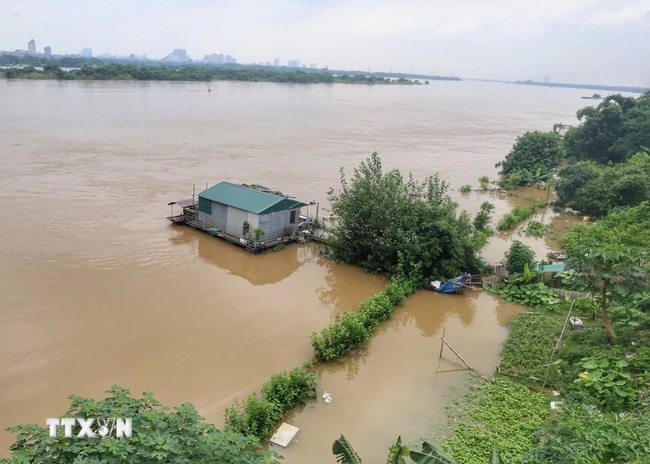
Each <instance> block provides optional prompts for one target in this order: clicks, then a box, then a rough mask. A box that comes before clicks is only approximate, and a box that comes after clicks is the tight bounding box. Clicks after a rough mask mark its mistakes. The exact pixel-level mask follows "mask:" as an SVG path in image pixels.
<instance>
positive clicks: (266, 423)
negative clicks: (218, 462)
mask: <svg viewBox="0 0 650 464" xmlns="http://www.w3.org/2000/svg"><path fill="white" fill-rule="evenodd" d="M283 414H284V412H283V411H282V408H281V406H280V404H278V403H276V402H273V401H269V400H266V399H264V398H259V397H258V396H257V395H256V394H255V393H251V394H250V395H249V396H248V398H246V401H245V402H243V403H241V402H240V401H239V400H235V401H234V403H233V405H232V406H230V407H229V408H226V430H229V431H233V432H237V433H241V434H244V435H252V436H255V437H258V438H266V437H269V436H270V435H271V433H272V432H273V428H274V427H275V424H276V423H277V422H278V421H279V420H280V419H281V418H282V416H283Z"/></svg>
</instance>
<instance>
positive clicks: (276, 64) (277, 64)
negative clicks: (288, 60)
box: [273, 58, 280, 68]
mask: <svg viewBox="0 0 650 464" xmlns="http://www.w3.org/2000/svg"><path fill="white" fill-rule="evenodd" d="M273 67H274V68H279V67H280V58H276V59H274V60H273Z"/></svg>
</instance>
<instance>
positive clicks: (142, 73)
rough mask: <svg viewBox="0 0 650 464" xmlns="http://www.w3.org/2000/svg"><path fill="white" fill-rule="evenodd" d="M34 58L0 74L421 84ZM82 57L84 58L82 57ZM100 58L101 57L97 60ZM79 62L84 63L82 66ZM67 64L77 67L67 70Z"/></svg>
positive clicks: (243, 68) (314, 73)
mask: <svg viewBox="0 0 650 464" xmlns="http://www.w3.org/2000/svg"><path fill="white" fill-rule="evenodd" d="M0 58H2V60H0V65H4V66H15V63H13V62H8V61H9V60H8V59H7V55H0ZM25 58H32V59H31V60H29V61H30V62H29V64H27V65H26V66H20V67H9V68H6V69H2V70H0V77H5V78H7V79H63V80H77V79H81V80H138V81H207V82H209V81H249V82H290V83H300V84H318V83H325V84H331V83H334V82H341V83H347V84H393V85H394V84H398V85H399V84H401V85H419V84H421V82H419V81H417V80H415V81H412V80H410V79H405V78H399V79H390V78H387V77H382V76H376V75H362V74H333V73H330V72H327V71H322V70H321V71H314V70H311V71H306V70H303V69H293V68H281V69H278V68H272V67H253V66H206V65H195V64H191V65H182V66H179V65H177V64H176V65H161V64H157V65H143V64H125V63H108V64H101V62H99V63H97V62H87V61H85V62H81V61H76V59H74V58H70V59H67V58H61V59H58V60H45V58H39V57H25ZM80 60H82V59H80ZM97 61H99V60H97ZM79 65H81V66H80V67H79ZM65 67H72V68H77V69H70V70H65V69H63V68H65Z"/></svg>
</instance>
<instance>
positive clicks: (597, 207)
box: [557, 152, 650, 217]
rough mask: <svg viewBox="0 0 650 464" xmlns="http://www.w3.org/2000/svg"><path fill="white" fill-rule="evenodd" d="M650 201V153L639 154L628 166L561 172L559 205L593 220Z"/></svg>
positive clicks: (571, 168) (572, 168)
mask: <svg viewBox="0 0 650 464" xmlns="http://www.w3.org/2000/svg"><path fill="white" fill-rule="evenodd" d="M647 200H650V154H648V153H647V152H639V153H637V154H635V155H634V156H632V157H631V158H630V159H628V160H627V161H626V162H624V163H618V164H615V165H611V166H605V167H598V166H596V165H594V164H592V163H580V164H577V165H574V166H569V167H567V168H565V169H563V170H562V171H560V180H559V182H558V186H557V201H558V203H559V204H562V205H566V206H572V207H573V208H576V209H578V210H580V211H582V212H583V213H584V214H586V215H589V216H592V217H602V216H605V215H606V214H607V213H609V212H610V211H611V210H613V209H615V208H618V207H622V206H635V205H638V204H640V203H642V202H644V201H647Z"/></svg>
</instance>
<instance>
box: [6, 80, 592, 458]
mask: <svg viewBox="0 0 650 464" xmlns="http://www.w3.org/2000/svg"><path fill="white" fill-rule="evenodd" d="M206 88H207V87H206V85H205V84H202V83H146V82H137V83H134V82H55V81H43V82H28V81H7V80H0V108H2V110H1V111H2V113H1V117H0V163H1V165H2V169H0V201H1V202H2V205H3V206H2V207H3V215H2V219H1V220H0V221H1V222H0V254H1V256H2V259H1V260H0V344H1V345H0V429H2V432H0V456H6V455H8V451H6V449H7V447H8V446H9V445H10V444H11V443H12V441H13V438H14V437H13V436H12V435H11V434H9V433H7V432H5V431H4V429H5V428H6V427H9V426H13V425H17V424H22V423H29V422H34V423H38V424H44V421H45V418H46V417H53V416H56V415H59V414H61V413H63V412H64V411H65V410H66V408H67V406H68V404H69V401H68V400H67V396H68V395H69V394H72V393H74V394H78V395H85V396H91V397H95V398H100V397H102V395H103V392H104V391H106V390H107V389H108V388H110V386H111V385H114V384H119V385H122V386H125V387H127V388H129V389H131V390H132V392H133V393H134V394H136V395H139V394H140V393H141V392H143V391H145V390H151V391H153V392H154V394H155V395H156V397H157V398H158V399H159V400H160V401H161V402H163V403H164V404H168V405H177V404H180V403H182V402H186V401H189V402H191V403H193V404H195V405H196V407H197V408H198V410H199V412H200V413H201V414H202V415H203V416H204V417H206V418H207V419H208V420H210V421H212V422H215V423H216V424H217V425H218V426H222V425H223V412H224V409H225V408H226V407H227V406H228V405H230V404H231V402H232V400H233V399H234V398H242V397H244V396H246V395H248V394H249V393H251V392H253V391H256V390H258V389H259V388H260V387H261V386H262V384H263V383H264V382H265V381H266V380H268V379H269V377H270V375H271V374H272V373H274V372H279V371H286V370H289V369H292V368H293V367H296V366H300V365H302V363H303V362H304V361H305V360H307V359H308V358H310V357H311V355H312V351H311V347H310V344H309V334H310V333H311V332H313V331H316V330H320V329H321V328H322V327H324V326H325V325H327V324H329V323H330V322H331V321H333V320H334V318H335V316H336V315H337V314H340V313H342V312H343V311H353V310H356V309H357V307H358V304H359V303H360V302H361V301H363V300H364V299H366V298H368V297H369V296H371V295H372V294H374V293H376V292H377V291H379V290H381V289H382V288H383V286H384V285H385V284H386V279H385V278H384V277H381V276H375V275H370V274H367V273H365V272H363V271H362V270H360V269H357V268H354V267H351V266H345V265H341V264H336V263H332V262H330V261H328V260H327V259H325V258H322V257H320V256H319V254H318V252H317V249H316V247H315V246H313V245H309V244H307V245H301V244H293V245H291V246H289V247H287V248H286V249H285V250H282V251H280V252H277V253H267V254H263V255H257V256H256V255H252V254H248V253H246V252H245V251H244V250H243V249H241V248H239V247H236V246H234V245H229V244H226V243H225V242H222V241H220V240H218V239H216V238H212V237H209V236H207V235H205V234H202V233H200V232H197V231H194V230H191V229H188V228H185V227H183V226H172V225H170V224H169V223H168V221H166V219H165V217H166V216H167V215H168V213H169V207H168V206H167V204H168V203H169V202H170V201H175V200H181V199H185V198H189V197H191V195H192V191H193V186H196V187H195V188H196V191H200V190H202V189H203V188H204V187H205V185H206V184H208V185H213V184H215V183H217V182H219V181H221V180H229V181H233V182H248V183H258V184H263V185H267V186H269V187H272V188H275V189H280V190H282V191H284V192H286V193H289V194H291V195H293V196H295V197H296V198H298V199H300V200H303V201H305V202H310V201H314V202H317V203H318V204H319V208H320V214H321V215H327V214H329V212H328V209H327V198H326V191H327V189H328V188H329V187H330V186H332V187H336V186H337V185H338V180H339V168H341V167H343V168H344V169H345V170H346V171H347V172H348V173H350V172H351V171H352V169H353V168H354V167H355V166H357V165H358V163H359V162H360V161H361V160H363V159H365V158H366V157H367V156H369V155H370V154H371V153H372V152H373V151H377V152H379V154H380V156H381V157H382V160H383V162H384V164H385V166H386V168H389V169H390V168H399V169H400V170H401V171H402V172H403V173H405V174H406V173H407V172H409V171H410V172H413V173H414V175H415V176H416V177H418V178H423V177H425V176H428V175H432V174H434V173H435V172H439V173H440V175H441V177H442V178H443V179H445V180H446V181H448V182H449V183H450V184H451V188H452V189H453V190H452V191H451V192H450V193H451V195H452V197H453V198H454V199H455V200H456V201H458V202H459V204H460V207H461V208H465V209H467V210H468V211H470V212H472V213H474V212H476V211H477V210H478V207H479V205H480V203H481V202H482V201H492V202H493V203H494V204H495V206H496V213H497V216H499V215H502V214H504V213H505V212H507V211H508V210H509V209H510V208H512V206H513V205H514V204H517V202H521V201H522V200H517V199H513V198H511V197H507V196H505V197H503V198H497V197H490V196H489V195H486V194H481V195H477V194H476V193H472V194H470V195H467V196H463V195H460V194H459V193H458V192H457V189H458V188H459V187H460V186H461V185H463V184H472V185H474V186H477V185H478V182H477V179H478V177H480V176H482V175H488V176H490V177H491V178H492V179H495V178H496V169H495V167H494V164H495V163H496V162H498V161H500V160H501V159H502V158H503V156H505V154H506V153H507V152H508V150H509V149H510V147H511V146H512V144H513V143H514V141H515V139H516V137H517V136H518V135H520V134H522V133H523V132H525V131H527V130H549V129H550V128H551V127H552V125H553V124H554V123H558V122H563V123H565V124H567V123H574V121H575V120H574V114H575V112H576V110H578V109H579V108H580V107H582V105H583V104H584V101H581V100H580V94H581V91H580V90H574V89H547V88H534V87H526V86H513V85H504V84H489V83H474V82H433V83H432V84H431V85H429V86H408V87H407V86H394V87H393V86H390V87H389V86H362V85H347V86H346V85H311V86H300V85H279V84H265V83H228V82H219V83H213V84H212V92H211V93H207V91H206ZM543 193H544V192H542V193H541V194H543ZM310 208H311V209H310V211H309V213H310V214H312V215H314V214H315V206H311V207H310ZM547 214H548V216H547V217H545V219H544V220H545V221H546V220H547V219H548V220H551V218H550V211H549V212H548V213H547ZM497 218H498V217H497ZM509 239H510V238H509V237H508V236H505V237H500V236H497V237H495V238H494V239H493V243H492V245H491V246H490V247H488V248H487V249H486V250H485V253H484V255H485V257H486V258H487V259H488V260H490V261H492V262H496V261H498V260H499V259H501V258H502V256H503V252H504V251H505V249H507V246H508V243H509ZM524 240H526V241H527V243H530V244H531V245H533V246H534V247H535V250H536V251H537V253H538V258H542V257H543V254H545V252H546V251H547V250H548V249H549V248H554V247H555V246H556V245H555V244H554V243H552V242H550V243H549V242H548V241H544V240H543V239H540V240H535V239H528V238H525V239H524ZM517 311H518V308H517V307H516V305H512V304H509V303H506V302H503V301H501V300H499V299H497V298H495V297H493V296H490V295H488V294H485V293H483V292H472V293H470V294H467V295H464V296H458V297H455V296H443V295H438V294H434V293H432V292H427V291H422V292H419V293H417V294H416V295H414V296H412V297H411V298H409V299H408V300H407V301H406V303H405V304H404V305H403V306H402V307H400V308H398V309H397V311H396V313H395V315H394V317H393V319H392V320H391V321H389V322H388V323H386V324H383V325H382V326H380V327H379V328H378V330H377V333H376V334H375V335H374V336H373V338H372V340H371V343H370V344H369V345H368V346H367V347H365V348H364V349H363V350H361V351H360V352H358V353H355V354H354V355H353V356H350V357H348V358H346V359H345V360H344V361H342V362H340V363H330V364H322V365H319V366H318V367H317V369H318V372H319V374H320V384H319V395H320V394H321V393H322V391H323V390H327V391H329V392H330V393H331V394H332V396H333V402H332V403H329V404H325V403H324V402H323V401H322V399H320V398H319V401H316V402H314V403H311V404H309V405H307V406H306V407H305V408H304V409H303V410H302V411H300V412H296V413H295V414H294V415H293V416H292V418H291V421H292V423H294V424H295V425H297V426H298V427H300V428H301V430H300V432H299V434H298V436H297V437H296V439H295V441H294V442H293V443H292V444H291V445H290V447H289V448H287V449H286V450H279V451H281V452H282V454H284V455H285V457H286V459H285V462H287V463H304V462H315V463H320V462H323V463H327V462H333V456H331V443H332V441H333V440H334V439H336V438H338V436H339V435H340V434H341V433H343V434H345V435H346V437H348V438H349V439H350V441H351V442H352V443H353V444H354V445H355V447H356V448H357V451H358V452H359V453H360V454H361V455H362V456H364V458H365V459H366V460H368V462H374V461H379V460H380V459H382V458H383V457H384V456H385V451H386V450H387V447H388V446H389V444H390V442H391V441H392V440H393V439H394V438H395V436H397V435H398V434H402V436H403V437H404V438H405V439H406V440H407V441H409V440H411V441H412V440H416V439H417V438H418V437H419V436H422V435H425V434H426V433H427V432H428V431H430V430H431V429H432V427H434V426H435V425H436V424H438V423H440V422H441V421H444V418H445V415H444V406H445V401H446V400H445V398H446V395H447V394H448V393H449V392H450V391H452V390H453V389H455V388H456V387H457V386H459V385H462V384H463V382H464V381H465V380H466V379H467V376H468V373H467V371H463V370H458V369H459V368H461V367H462V365H460V364H459V363H458V360H457V359H456V358H455V357H454V356H453V354H451V353H450V352H448V351H445V352H444V355H443V359H442V360H440V359H439V352H440V337H441V335H442V331H443V330H446V337H447V338H448V339H449V340H450V342H451V343H452V344H453V346H454V347H455V348H456V349H457V350H458V351H459V352H460V353H462V354H463V357H464V358H465V359H466V360H467V361H468V362H469V363H470V364H472V366H473V367H474V368H475V369H476V370H477V371H478V372H479V373H481V374H486V375H489V374H491V373H492V372H493V370H494V368H495V367H496V365H497V363H498V359H499V350H500V344H501V343H502V342H503V340H504V339H505V337H506V328H505V324H506V323H507V322H508V321H509V320H510V319H511V318H512V317H513V316H514V314H516V312H517ZM440 371H445V372H440Z"/></svg>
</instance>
